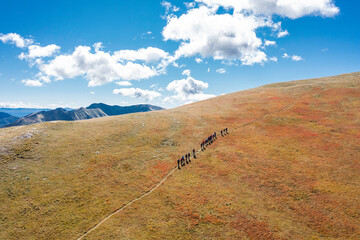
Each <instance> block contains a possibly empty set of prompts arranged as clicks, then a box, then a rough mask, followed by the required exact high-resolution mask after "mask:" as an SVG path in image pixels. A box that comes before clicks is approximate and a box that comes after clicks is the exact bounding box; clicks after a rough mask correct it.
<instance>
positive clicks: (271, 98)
mask: <svg viewBox="0 0 360 240" xmlns="http://www.w3.org/2000/svg"><path fill="white" fill-rule="evenodd" d="M280 99H281V98H279V97H270V98H269V100H280Z"/></svg>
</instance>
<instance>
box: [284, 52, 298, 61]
mask: <svg viewBox="0 0 360 240" xmlns="http://www.w3.org/2000/svg"><path fill="white" fill-rule="evenodd" d="M282 58H284V59H289V58H291V60H293V61H296V62H298V61H301V60H303V58H302V57H301V56H298V55H292V56H289V54H287V53H284V54H283V56H282Z"/></svg>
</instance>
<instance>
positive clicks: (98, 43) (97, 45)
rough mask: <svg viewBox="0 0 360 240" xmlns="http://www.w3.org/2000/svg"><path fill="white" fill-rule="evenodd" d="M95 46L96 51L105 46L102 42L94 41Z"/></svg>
mask: <svg viewBox="0 0 360 240" xmlns="http://www.w3.org/2000/svg"><path fill="white" fill-rule="evenodd" d="M93 47H94V49H95V52H98V51H100V50H101V49H103V48H104V46H103V44H102V42H97V43H94V44H93Z"/></svg>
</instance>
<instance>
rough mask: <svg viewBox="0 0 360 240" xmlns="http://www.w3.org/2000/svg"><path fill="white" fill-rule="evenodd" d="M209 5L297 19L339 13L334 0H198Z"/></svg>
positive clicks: (330, 15)
mask: <svg viewBox="0 0 360 240" xmlns="http://www.w3.org/2000/svg"><path fill="white" fill-rule="evenodd" d="M196 1H197V2H199V3H203V4H206V5H207V6H209V7H213V8H215V7H219V6H222V7H224V8H227V9H229V8H231V9H234V11H235V12H241V11H248V12H250V13H253V14H256V15H265V16H272V15H278V16H282V17H287V18H290V19H296V18H300V17H303V16H307V15H318V16H323V17H332V16H335V15H336V14H338V13H339V8H338V7H336V6H335V4H334V2H333V0H303V1H299V0H242V1H239V0H196Z"/></svg>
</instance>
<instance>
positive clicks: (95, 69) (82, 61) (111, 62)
mask: <svg viewBox="0 0 360 240" xmlns="http://www.w3.org/2000/svg"><path fill="white" fill-rule="evenodd" d="M90 50H91V49H90V47H87V46H78V47H76V48H75V51H74V52H73V53H72V54H63V55H59V56H57V57H56V58H54V59H53V60H51V61H50V62H49V63H43V64H40V65H39V66H38V67H39V69H40V71H41V73H42V74H43V75H45V76H48V77H53V78H55V80H63V79H65V78H75V77H78V76H83V77H84V78H85V79H87V80H88V81H89V86H91V87H94V86H100V85H103V84H105V83H109V82H113V81H116V80H125V81H129V80H139V79H146V78H150V77H153V76H156V75H158V72H157V70H156V69H155V68H153V67H148V66H146V65H142V64H138V63H133V62H127V63H125V64H122V63H119V62H118V61H117V57H115V56H114V55H111V54H109V53H106V52H103V51H100V50H99V51H97V52H95V53H91V52H90Z"/></svg>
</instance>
